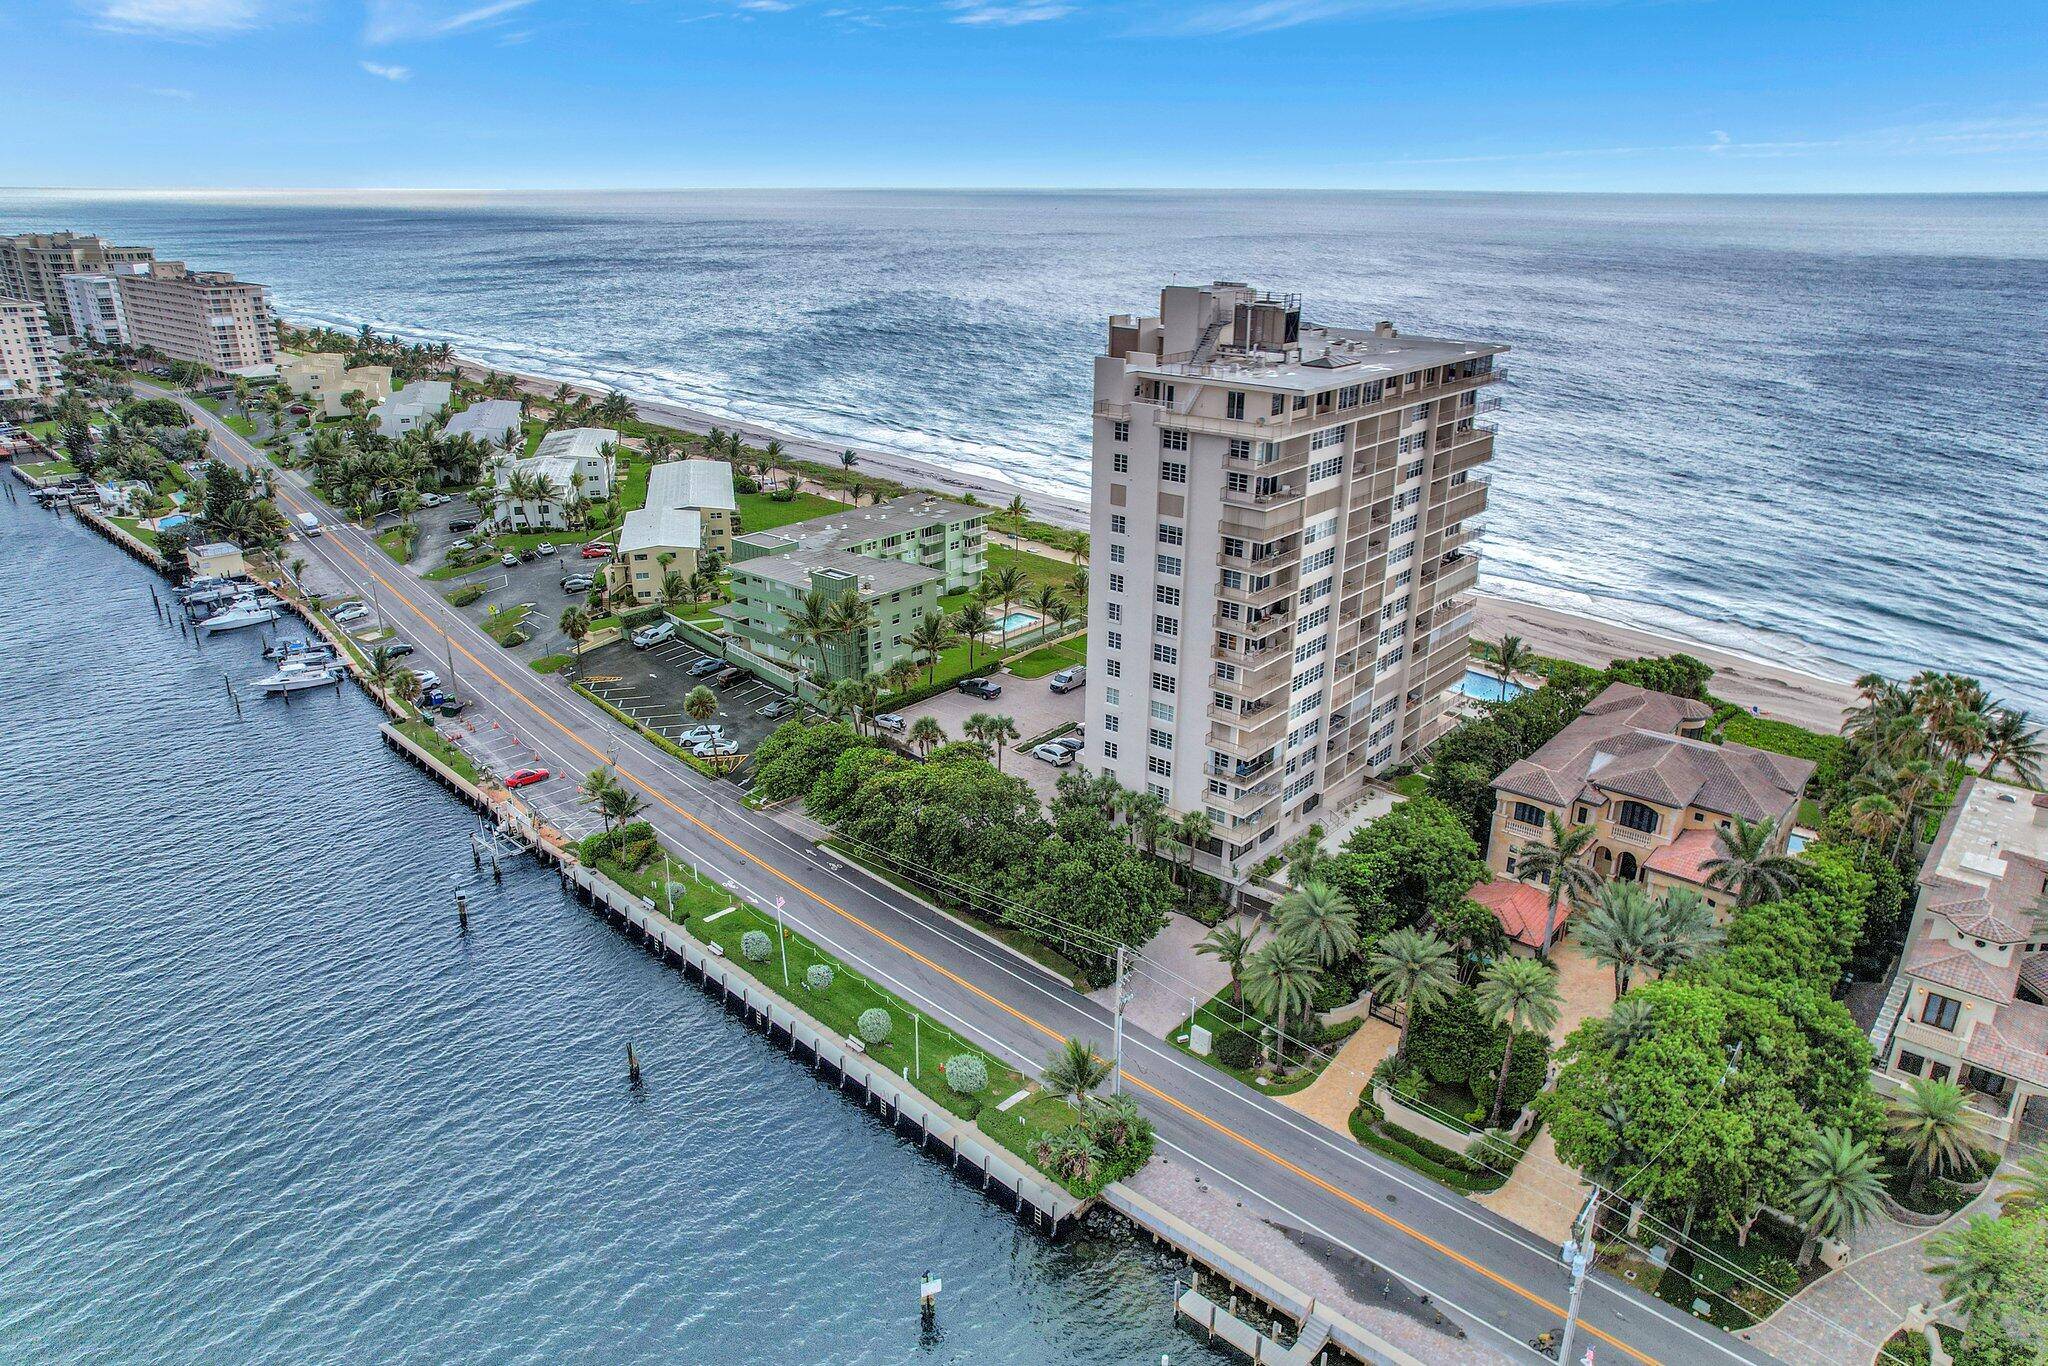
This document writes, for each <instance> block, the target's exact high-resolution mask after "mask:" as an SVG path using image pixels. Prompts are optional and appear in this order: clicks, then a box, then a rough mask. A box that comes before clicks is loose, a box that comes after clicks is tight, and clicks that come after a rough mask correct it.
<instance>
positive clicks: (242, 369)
mask: <svg viewBox="0 0 2048 1366" xmlns="http://www.w3.org/2000/svg"><path fill="white" fill-rule="evenodd" d="M115 284H116V285H118V286H119V288H120V291H121V309H122V311H123V312H124V313H125V314H126V315H127V318H128V335H129V336H130V338H131V339H132V340H133V341H134V344H135V345H137V346H144V347H149V348H152V349H154V350H157V351H160V352H162V353H163V354H164V355H167V356H170V357H173V358H174V359H177V360H185V361H192V362H194V363H195V364H198V365H204V366H206V367H207V368H208V369H210V370H215V371H218V372H219V373H221V374H224V375H249V376H268V375H272V374H275V373H276V372H277V319H276V318H275V316H273V315H272V313H271V311H270V298H269V294H268V291H266V290H265V289H264V287H263V286H262V285H258V284H251V283H249V282H248V281H245V280H237V279H236V278H235V277H234V276H232V275H230V274H228V273H227V272H226V271H218V270H187V269H186V268H185V265H184V263H183V262H182V261H157V262H154V263H152V265H151V266H150V269H149V272H148V274H144V275H119V276H116V277H115Z"/></svg>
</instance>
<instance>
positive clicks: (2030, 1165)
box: [1998, 1151, 2048, 1214]
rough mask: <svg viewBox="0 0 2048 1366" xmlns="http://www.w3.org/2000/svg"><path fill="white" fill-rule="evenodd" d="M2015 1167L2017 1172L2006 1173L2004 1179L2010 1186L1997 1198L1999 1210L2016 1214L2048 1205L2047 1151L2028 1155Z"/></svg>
mask: <svg viewBox="0 0 2048 1366" xmlns="http://www.w3.org/2000/svg"><path fill="white" fill-rule="evenodd" d="M2015 1165H2016V1166H2017V1167H2018V1170H2017V1171H2012V1170H2008V1171H2007V1172H2006V1178H2005V1179H2006V1180H2008V1181H2010V1182H2011V1183H2012V1186H2011V1188H2010V1189H2009V1190H2007V1191H2006V1193H2005V1194H2004V1195H2001V1196H1999V1197H1998V1206H1999V1208H2000V1209H2002V1210H2004V1211H2005V1212H2006V1213H2007V1214H2017V1213H2019V1212H2020V1211H2022V1210H2032V1209H2040V1208H2041V1207H2042V1206H2043V1205H2048V1151H2036V1152H2031V1153H2028V1154H2027V1155H2026V1156H2025V1157H2023V1158H2021V1159H2020V1160H2019V1161H2018V1163H2016V1164H2015Z"/></svg>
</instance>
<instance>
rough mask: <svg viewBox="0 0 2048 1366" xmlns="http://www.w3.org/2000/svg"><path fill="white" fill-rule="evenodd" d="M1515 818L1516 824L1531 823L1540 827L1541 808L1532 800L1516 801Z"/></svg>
mask: <svg viewBox="0 0 2048 1366" xmlns="http://www.w3.org/2000/svg"><path fill="white" fill-rule="evenodd" d="M1515 820H1516V822H1517V823H1518V824H1521V825H1533V826H1536V827H1537V828H1538V829H1541V828H1542V826H1543V808H1542V807H1540V806H1538V805H1536V803H1534V802H1516V803H1515Z"/></svg>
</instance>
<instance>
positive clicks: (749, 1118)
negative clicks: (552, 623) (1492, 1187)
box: [0, 479, 1224, 1366]
mask: <svg viewBox="0 0 2048 1366" xmlns="http://www.w3.org/2000/svg"><path fill="white" fill-rule="evenodd" d="M7 482H8V484H9V485H10V486H11V485H12V484H13V481H12V480H11V479H10V480H8V481H7ZM152 585H156V586H157V587H158V590H159V591H162V590H161V585H160V583H159V582H158V581H157V580H156V578H155V576H154V575H152V574H150V573H149V572H148V571H147V570H145V569H144V568H143V567H142V566H141V565H138V564H136V563H134V562H133V561H131V560H129V559H128V558H127V557H126V556H124V555H122V554H121V553H120V552H119V551H117V550H115V549H114V548H113V547H112V546H109V545H107V544H106V543H104V542H102V541H100V540H99V539H97V538H96V537H94V536H92V535H90V534H89V533H88V532H86V531H85V530H84V529H83V528H82V527H80V526H78V525H77V524H76V523H74V522H70V521H68V520H64V521H59V520H58V519H57V518H55V517H54V516H52V515H51V514H48V513H44V512H41V511H39V510H36V509H34V508H33V507H31V505H30V503H29V499H28V498H27V496H26V494H25V492H24V491H22V490H20V489H18V488H17V489H16V497H15V498H13V499H9V498H6V497H4V496H0V640H5V641H6V646H5V648H4V649H0V690H4V695H5V696H6V697H7V698H8V699H9V705H10V707H11V710H12V715H11V717H10V725H9V729H8V738H7V745H8V762H7V780H6V782H4V783H0V943H4V944H5V946H6V947H5V951H4V952H0V1360H5V1361H8V1362H19V1363H29V1362H50V1363H59V1362H62V1363H70V1362H83V1361H94V1362H128V1361H133V1362H148V1363H185V1362H192V1363H201V1362H223V1361H233V1362H291V1363H302V1362H444V1361H462V1362H513V1361H546V1362H561V1361H590V1362H606V1363H611V1362H639V1361H647V1362H656V1361H659V1362H701V1361H742V1360H779V1361H792V1362H828V1361H829V1362H834V1363H839V1362H851V1363H880V1362H905V1361H920V1362H926V1361H928V1362H933V1363H951V1362H960V1363H966V1362H989V1361H1014V1362H1031V1363H1037V1362H1046V1363H1052V1362H1059V1363H1080V1364H1081V1366H1097V1364H1098V1363H1099V1364H1100V1366H1108V1363H1127V1362H1134V1361H1157V1360H1159V1358H1160V1356H1161V1355H1162V1354H1171V1356H1172V1358H1173V1360H1174V1362H1176V1363H1194V1364H1196V1366H1221V1363H1222V1362H1223V1360H1224V1358H1223V1357H1221V1356H1217V1355H1213V1354H1212V1353H1211V1352H1210V1351H1209V1349H1208V1347H1207V1346H1206V1344H1205V1343H1204V1342H1203V1340H1202V1338H1201V1337H1200V1336H1199V1335H1197V1334H1194V1333H1192V1332H1191V1331H1188V1330H1183V1329H1180V1328H1177V1327H1176V1326H1175V1324H1174V1322H1173V1311H1172V1294H1173V1285H1174V1272H1175V1270H1176V1269H1178V1263H1176V1262H1173V1261H1171V1260H1170V1259H1167V1258H1165V1257H1163V1256H1161V1255H1159V1254H1158V1253H1156V1252H1154V1251H1153V1250H1152V1249H1151V1248H1150V1245H1149V1244H1141V1243H1139V1242H1138V1241H1137V1240H1136V1238H1135V1237H1134V1236H1132V1235H1130V1234H1128V1233H1119V1232H1117V1231H1115V1230H1097V1231H1093V1232H1084V1233H1083V1234H1082V1235H1080V1236H1078V1237H1075V1238H1073V1239H1071V1240H1070V1241H1067V1242H1064V1243H1062V1244H1061V1245H1060V1246H1057V1247H1055V1246H1052V1245H1049V1244H1047V1243H1046V1242H1045V1241H1044V1240H1042V1239H1040V1238H1039V1237H1037V1236H1036V1235H1034V1234H1032V1233H1030V1232H1029V1231H1028V1230H1026V1229H1025V1228H1024V1227H1023V1226H1022V1225H1020V1224H1019V1223H1018V1222H1017V1221H1016V1220H1015V1218H1014V1217H1012V1216H1011V1215H1009V1214H1007V1213H1005V1212H1004V1211H1003V1210H1001V1209H999V1208H998V1207H997V1206H995V1205H994V1204H992V1203H990V1202H989V1201H988V1200H987V1199H985V1198H984V1197H983V1196H982V1195H981V1193H980V1191H979V1189H978V1187H977V1186H976V1185H975V1184H973V1183H970V1182H968V1181H966V1180H962V1179H959V1178H956V1177H954V1176H953V1175H951V1174H950V1173H949V1172H948V1171H947V1169H946V1168H945V1167H944V1166H943V1165H941V1164H939V1163H937V1162H935V1161H932V1160H931V1159H929V1158H926V1157H924V1156H922V1155H920V1154H919V1153H918V1152H917V1150H916V1148H915V1146H914V1145H913V1144H911V1143H908V1142H905V1141H903V1140H900V1139H898V1138H897V1137H896V1136H895V1135H893V1134H892V1133H891V1132H890V1131H889V1130H888V1128H887V1127H886V1126H884V1125H882V1124H880V1123H878V1122H877V1121H875V1120H874V1119H872V1118H870V1117H869V1116H868V1115H867V1114H866V1113H865V1112H864V1111H863V1110H862V1109H861V1108H860V1106H859V1105H858V1104H857V1103H856V1100H855V1099H853V1098H850V1097H846V1096H843V1095H841V1094H840V1093H839V1092H838V1091H836V1090H835V1089H833V1088H832V1087H831V1086H830V1085H829V1084H828V1083H825V1082H823V1081H820V1080H818V1079H816V1078H814V1077H813V1076H812V1075H811V1074H810V1073H809V1072H808V1071H806V1070H805V1069H804V1067H803V1066H802V1065H801V1064H799V1063H796V1062H793V1061H792V1060H791V1059H789V1058H788V1057H787V1056H786V1055H785V1054H783V1053H782V1052H781V1051H780V1050H778V1049H776V1048H775V1047H774V1046H773V1045H771V1044H770V1043H769V1042H768V1041H767V1040H766V1039H764V1038H763V1037H762V1036H760V1035H758V1034H756V1033H755V1032H753V1031H752V1030H750V1029H749V1028H747V1027H746V1026H745V1025H744V1024H742V1023H741V1022H740V1021H738V1020H736V1019H734V1018H731V1017H729V1016H728V1015H726V1014H725V1012H724V1011H723V1010H722V1009H721V1008H720V1007H719V1006H718V1005H717V1003H716V1002H714V1001H712V1000H711V999H710V998H709V997H707V996H705V995H704V994H703V993H702V992H700V991H699V990H698V989H697V988H696V987H694V986H692V985H690V984H688V983H687V982H685V981H684V980H683V978H682V977H681V975H680V974H678V973H677V972H675V971H674V970H673V969H670V968H666V967H663V966H661V965H660V964H658V963H657V962H656V961H655V960H654V959H653V958H652V957H650V956H649V955H648V954H646V953H645V952H643V951H642V950H640V949H639V948H637V947H635V946H634V945H632V944H630V943H628V942H627V941H626V939H625V938H624V937H623V936H622V935H620V934H619V933H618V932H617V931H615V930H613V929H612V928H610V927H609V926H608V925H605V924H603V923H602V922H600V921H598V920H597V919H596V918H595V917H594V916H592V915H591V914H590V913H589V912H588V911H586V910H584V909H582V908H580V907H578V906H577V905H575V904H574V903H573V902H571V901H570V900H569V899H568V898H567V897H566V896H565V895H564V894H563V891H562V888H561V884H560V882H559V881H558V879H557V878H556V877H555V876H554V875H553V874H552V873H549V872H546V871H544V870H542V869H541V868H540V867H538V866H537V865H534V864H530V863H524V862H522V863H520V864H518V865H516V866H514V867H513V868H512V869H511V870H510V871H509V872H508V874H507V876H506V878H505V880H504V882H503V884H502V885H500V884H497V883H494V882H493V881H492V880H491V878H490V876H489V874H488V873H487V872H486V873H482V874H479V873H477V872H476V871H475V870H473V869H472V867H471V861H470V857H469V849H468V835H469V829H470V825H471V821H472V817H471V815H470V813H469V812H468V811H467V809H465V808H464V807H463V806H462V805H460V804H459V803H458V802H456V801H455V800H454V798H452V797H450V796H449V795H448V794H447V793H445V792H443V791H442V790H441V789H440V788H439V787H437V786H435V785H434V784H433V783H432V782H431V781H430V780H428V779H427V778H426V777H424V776H423V775H421V774H419V773H417V772H416V771H414V770H413V769H411V768H410V767H408V766H407V765H405V764H404V763H403V762H401V761H400V760H399V759H398V758H397V756H396V755H394V754H392V753H390V752H389V751H388V750H386V749H384V748H383V746H382V745H380V744H379V743H378V741H377V736H376V729H375V727H376V722H377V720H378V719H379V718H378V713H377V711H376V708H375V707H374V706H373V705H372V704H371V703H370V702H369V701H368V700H367V699H365V698H364V697H362V696H361V695H359V694H358V693H357V692H356V691H355V690H354V689H350V690H348V691H346V692H340V693H335V692H331V691H323V692H321V693H320V694H319V695H318V696H309V695H305V694H301V695H300V696H298V697H296V698H295V699H294V700H293V701H292V703H291V704H290V706H289V707H286V706H284V705H283V704H281V703H279V702H277V701H263V700H259V699H255V698H251V699H248V700H245V701H244V703H243V709H244V710H243V718H242V719H239V720H238V719H237V718H236V715H235V713H234V710H233V708H232V706H231V705H230V703H229V701H228V699H227V696H226V692H225V687H224V683H223V680H224V679H226V680H228V681H230V682H233V683H246V681H247V680H248V679H250V678H252V677H254V676H255V675H256V674H257V673H259V672H260V671H261V667H262V666H261V664H260V661H259V660H258V658H257V642H256V641H255V640H254V639H253V638H251V637H249V636H243V637H241V638H238V639H237V638H230V639H221V640H215V641H211V642H208V643H206V644H205V645H204V646H203V647H202V646H196V645H194V644H193V643H191V642H188V641H186V640H183V639H181V638H180V637H179V636H178V634H177V633H176V632H175V631H173V630H170V629H168V628H166V627H164V626H162V625H160V624H159V623H158V622H157V621H156V619H155V617H154V615H153V613H152V610H151V606H150V590H151V587H152ZM458 892H462V893H466V894H467V896H468V897H469V902H470V930H469V933H468V934H467V935H462V934H459V933H458V931H457V926H456V920H455V910H454V898H455V896H456V894H457V893H458ZM628 1040H631V1041H632V1042H633V1044H634V1046H635V1048H636V1050H637V1052H638V1054H639V1057H640V1059H641V1061H642V1064H643V1067H644V1078H643V1080H644V1084H643V1086H642V1087H640V1088H639V1089H637V1090H636V1089H634V1088H633V1087H631V1086H630V1085H629V1084H628V1081H627V1078H626V1075H625V1071H626V1069H625V1047H626V1043H627V1041H628ZM927 1270H929V1271H932V1272H934V1273H936V1274H938V1275H939V1276H941V1277H942V1279H943V1280H944V1282H945V1292H944V1294H943V1295H942V1296H941V1302H940V1307H939V1314H938V1319H937V1323H936V1325H935V1327H934V1328H933V1329H932V1330H931V1331H929V1332H927V1331H925V1330H924V1329H923V1328H922V1327H921V1326H920V1324H919V1321H918V1312H917V1284H918V1280H919V1277H920V1276H921V1275H922V1274H923V1273H924V1272H925V1271H927Z"/></svg>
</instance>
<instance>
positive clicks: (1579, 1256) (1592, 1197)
mask: <svg viewBox="0 0 2048 1366" xmlns="http://www.w3.org/2000/svg"><path fill="white" fill-rule="evenodd" d="M1599 1210H1600V1188H1599V1187H1598V1186H1595V1187H1593V1190H1592V1192H1591V1193H1590V1194H1589V1195H1587V1196H1586V1203H1585V1204H1584V1205H1583V1206H1581V1207H1580V1209H1579V1217H1578V1218H1577V1219H1576V1220H1574V1221H1573V1223H1572V1236H1571V1238H1570V1240H1569V1241H1567V1242H1566V1243H1565V1245H1564V1256H1563V1261H1564V1264H1565V1266H1566V1267H1567V1268H1569V1269H1570V1271H1571V1273H1572V1294H1571V1301H1570V1304H1569V1306H1568V1307H1567V1308H1566V1310H1565V1315H1564V1336H1563V1337H1562V1338H1560V1339H1558V1344H1557V1359H1558V1361H1559V1362H1560V1363H1565V1362H1569V1361H1570V1360H1571V1355H1572V1338H1573V1337H1574V1336H1575V1335H1576V1334H1577V1333H1578V1330H1579V1297H1580V1296H1581V1295H1583V1294H1584V1293H1585V1290H1586V1270H1587V1268H1589V1267H1590V1266H1592V1265H1593V1225H1594V1224H1595V1223H1596V1222H1597V1220H1598V1218H1599Z"/></svg>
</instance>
